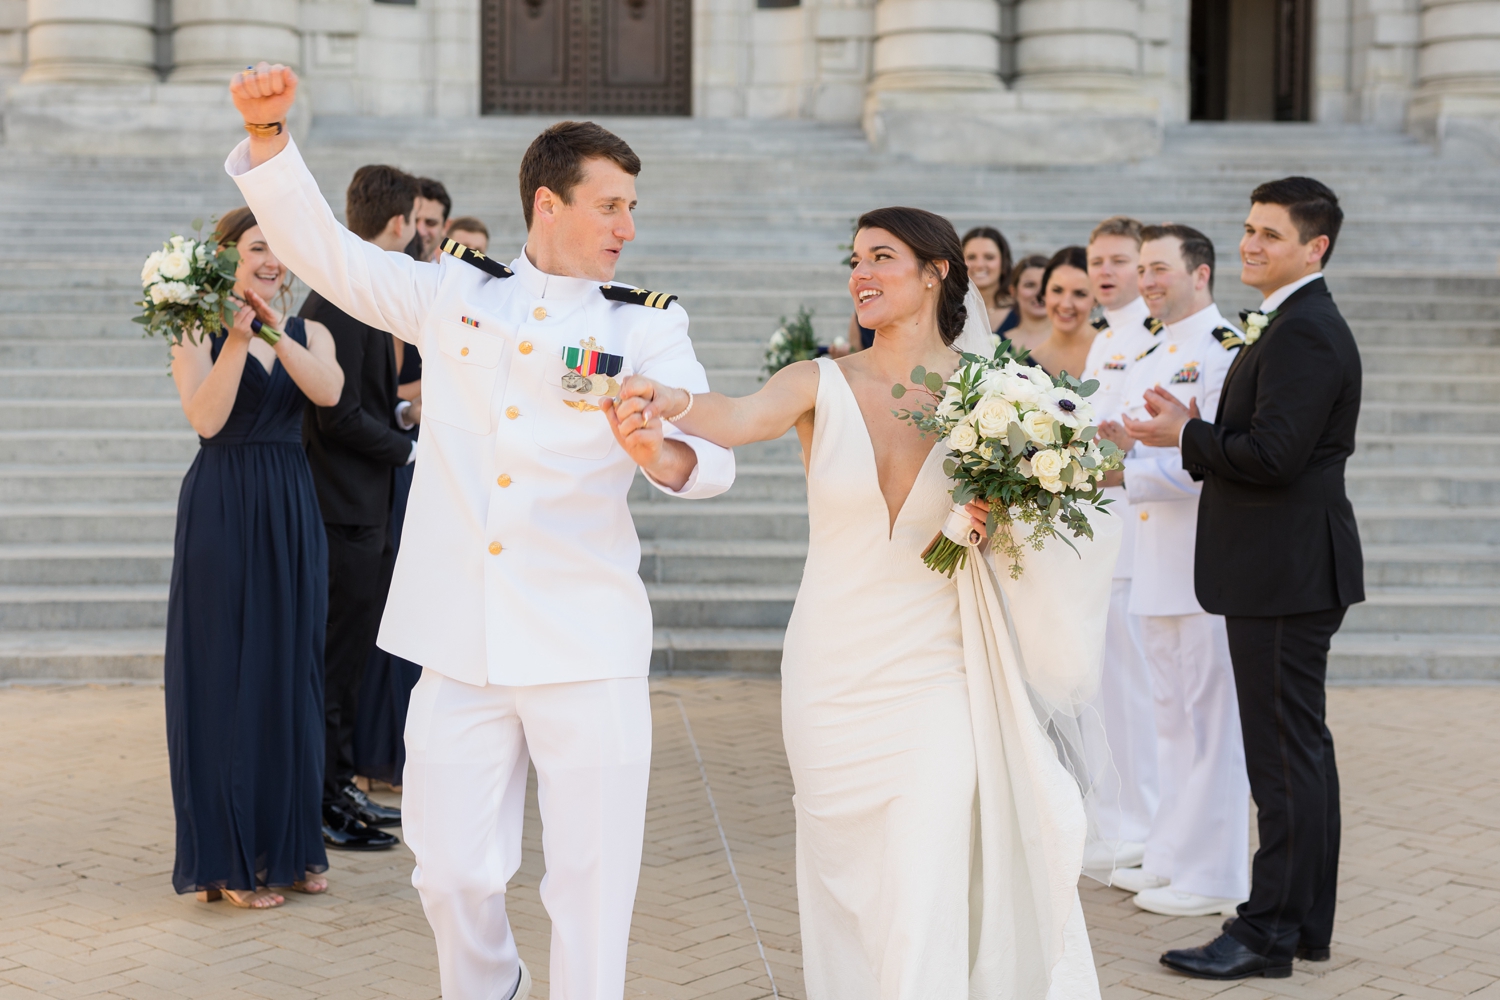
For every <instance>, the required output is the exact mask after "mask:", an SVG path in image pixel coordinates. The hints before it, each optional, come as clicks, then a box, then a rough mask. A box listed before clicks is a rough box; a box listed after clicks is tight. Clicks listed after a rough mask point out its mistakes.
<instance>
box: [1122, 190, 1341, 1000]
mask: <svg viewBox="0 0 1500 1000" xmlns="http://www.w3.org/2000/svg"><path fill="white" fill-rule="evenodd" d="M1250 202H1251V205H1250V214H1249V216H1248V218H1246V220H1245V235H1244V237H1243V238H1242V239H1241V241H1240V258H1241V260H1242V262H1243V264H1244V272H1243V277H1242V279H1241V280H1243V281H1244V282H1245V284H1247V285H1250V286H1251V287H1253V288H1255V289H1256V290H1258V291H1259V292H1261V294H1262V295H1263V296H1264V297H1265V298H1264V301H1263V302H1262V303H1261V305H1260V308H1259V309H1257V310H1255V311H1253V312H1249V313H1246V314H1245V334H1244V339H1245V346H1244V348H1243V349H1242V350H1241V352H1240V357H1239V358H1238V359H1237V361H1236V363H1235V365H1234V366H1233V367H1232V368H1231V369H1230V372H1229V376H1228V379H1227V381H1226V383H1225V386H1224V392H1223V395H1222V396H1221V397H1220V400H1219V405H1218V408H1217V409H1216V410H1215V411H1214V413H1215V419H1214V422H1213V423H1209V422H1208V421H1206V420H1203V419H1201V418H1200V416H1199V413H1198V412H1197V411H1196V410H1194V409H1192V408H1184V407H1183V406H1182V405H1181V404H1180V403H1178V402H1177V401H1176V400H1173V399H1171V398H1168V397H1167V396H1166V395H1165V394H1160V393H1156V394H1153V397H1152V408H1153V410H1154V411H1155V415H1154V417H1153V419H1151V420H1150V421H1147V422H1145V423H1143V424H1140V425H1136V426H1135V427H1134V428H1133V431H1134V432H1135V433H1137V434H1138V435H1139V436H1140V437H1141V438H1142V440H1151V441H1156V442H1161V441H1177V440H1180V441H1181V443H1182V461H1183V465H1184V467H1185V468H1186V469H1187V470H1188V471H1189V472H1191V473H1192V474H1193V476H1194V477H1195V478H1199V479H1201V480H1202V481H1203V499H1202V503H1201V505H1200V507H1199V513H1198V551H1197V558H1196V566H1195V574H1194V579H1195V583H1196V589H1197V594H1198V599H1199V600H1200V601H1201V602H1202V603H1203V606H1204V607H1205V608H1207V609H1209V610H1210V611H1215V612H1218V613H1220V614H1223V615H1225V616H1226V622H1227V624H1228V630H1229V644H1230V650H1231V654H1232V656H1233V658H1234V673H1235V680H1236V683H1237V685H1238V688H1239V700H1240V716H1241V719H1242V721H1243V730H1244V739H1245V758H1246V763H1247V765H1248V768H1249V774H1250V787H1251V790H1252V792H1253V793H1254V796H1255V804H1256V807H1257V810H1258V815H1257V820H1258V825H1259V830H1260V849H1259V850H1257V851H1256V853H1255V862H1254V873H1253V878H1252V882H1251V890H1250V900H1249V902H1247V903H1245V904H1244V905H1242V906H1240V907H1239V911H1238V915H1237V916H1236V917H1235V918H1234V919H1232V920H1229V921H1226V922H1225V926H1224V933H1223V934H1221V935H1220V936H1219V937H1217V938H1215V939H1214V940H1213V941H1211V942H1210V943H1208V944H1207V945H1204V946H1202V947H1199V948H1186V949H1180V950H1174V951H1169V952H1167V953H1166V954H1165V955H1163V956H1162V963H1163V964H1164V965H1167V966H1169V967H1171V968H1174V969H1177V970H1179V971H1181V972H1184V973H1187V974H1188V975H1191V976H1197V977H1201V978H1205V979H1242V978H1245V977H1248V976H1257V975H1259V976H1266V977H1282V976H1289V975H1291V971H1292V959H1293V957H1297V958H1302V959H1307V960H1310V961H1323V960H1326V959H1327V958H1328V957H1329V941H1330V938H1331V936H1332V933H1333V913H1334V892H1335V889H1336V888H1337V885H1338V856H1339V832H1340V819H1339V783H1338V771H1337V769H1336V767H1335V764H1334V755H1333V737H1332V736H1331V735H1330V733H1329V731H1328V726H1327V724H1326V722H1325V718H1324V708H1325V693H1324V680H1325V677H1326V674H1327V668H1328V648H1329V644H1330V642H1331V640H1332V638H1333V634H1334V633H1335V632H1336V631H1338V628H1339V625H1340V624H1341V623H1342V622H1343V619H1344V613H1345V611H1346V610H1347V609H1348V607H1349V605H1351V604H1354V603H1357V602H1359V601H1362V600H1364V561H1363V555H1362V553H1361V551H1360V543H1359V534H1358V530H1357V528H1356V526H1355V522H1354V511H1353V509H1352V507H1351V506H1350V504H1349V500H1348V497H1347V496H1346V494H1345V492H1344V465H1345V463H1346V462H1347V461H1348V459H1349V456H1350V455H1351V454H1353V452H1354V431H1355V424H1356V422H1357V421H1358V419H1359V400H1360V360H1359V350H1358V349H1357V347H1356V346H1355V342H1354V337H1353V335H1352V334H1351V333H1350V332H1349V326H1348V324H1347V323H1345V322H1344V319H1343V317H1342V316H1341V315H1340V314H1339V310H1338V307H1337V306H1336V305H1334V302H1333V298H1332V296H1330V295H1329V293H1328V286H1327V285H1326V284H1325V283H1324V281H1323V266H1324V265H1325V264H1326V263H1327V261H1328V257H1329V255H1330V254H1331V253H1332V252H1333V245H1334V242H1335V241H1336V240H1337V239H1338V234H1339V227H1340V225H1341V224H1342V222H1343V211H1342V209H1340V208H1339V202H1338V198H1337V196H1335V195H1334V193H1333V192H1332V191H1331V190H1329V189H1328V188H1327V187H1326V186H1325V185H1323V184H1320V183H1319V182H1318V181H1315V180H1313V179H1311V178H1308V177H1287V178H1284V179H1282V180H1278V181H1271V182H1270V183H1267V184H1262V185H1261V186H1260V187H1258V188H1256V189H1255V191H1254V193H1252V194H1251V196H1250Z"/></svg>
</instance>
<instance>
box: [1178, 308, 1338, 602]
mask: <svg viewBox="0 0 1500 1000" xmlns="http://www.w3.org/2000/svg"><path fill="white" fill-rule="evenodd" d="M1359 395H1360V363H1359V349H1358V348H1357V347H1356V346H1355V343H1354V335H1353V334H1352V333H1350V332H1349V324H1347V323H1345V322H1344V317H1343V316H1341V315H1340V314H1339V310H1338V307H1337V306H1336V305H1334V303H1333V296H1331V295H1329V294H1328V286H1327V285H1326V284H1325V283H1324V282H1323V280H1322V279H1321V278H1320V279H1318V280H1316V281H1312V282H1310V283H1308V284H1306V285H1304V286H1303V287H1301V288H1299V289H1297V291H1295V292H1293V293H1292V295H1291V296H1290V297H1289V298H1288V299H1287V300H1286V302H1284V303H1283V304H1282V306H1281V308H1280V310H1278V311H1277V312H1276V317H1275V319H1273V320H1272V321H1271V324H1270V325H1269V326H1267V327H1266V329H1265V330H1264V331H1263V332H1262V333H1261V336H1260V339H1259V340H1257V341H1256V342H1255V343H1254V344H1252V345H1249V346H1246V347H1243V348H1241V349H1240V353H1239V357H1237V358H1236V359H1235V361H1234V364H1233V365H1232V366H1231V367H1230V369H1229V373H1228V375H1227V376H1226V377H1225V380H1224V390H1223V393H1222V395H1220V397H1219V410H1218V413H1217V415H1216V416H1215V417H1214V422H1213V423H1211V424H1210V423H1208V422H1207V421H1204V420H1193V421H1189V422H1188V424H1187V426H1186V427H1185V428H1184V429H1183V434H1182V464H1183V467H1184V468H1185V469H1187V470H1188V472H1190V473H1192V474H1193V477H1194V478H1196V479H1201V480H1202V481H1203V495H1202V497H1201V498H1200V500H1199V501H1198V548H1197V553H1196V560H1195V567H1194V570H1195V571H1194V584H1195V589H1196V590H1197V594H1198V603H1199V604H1201V605H1203V609H1204V610H1205V611H1209V612H1212V613H1213V614H1219V615H1241V616H1248V617H1275V616H1279V615H1295V614H1303V613H1306V612H1309V611H1320V610H1326V609H1329V608H1336V607H1347V606H1348V605H1350V604H1354V603H1356V602H1358V601H1362V600H1364V599H1365V590H1364V556H1363V554H1362V552H1361V551H1360V545H1359V529H1358V528H1357V527H1356V525H1355V522H1354V508H1353V507H1352V506H1351V505H1350V503H1349V498H1348V496H1347V495H1346V493H1345V492H1344V464H1345V463H1346V462H1347V461H1348V459H1349V456H1350V455H1351V454H1353V452H1354V425H1355V424H1356V423H1357V422H1358V420H1359Z"/></svg>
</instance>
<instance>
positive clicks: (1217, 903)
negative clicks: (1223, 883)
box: [1135, 886, 1244, 917]
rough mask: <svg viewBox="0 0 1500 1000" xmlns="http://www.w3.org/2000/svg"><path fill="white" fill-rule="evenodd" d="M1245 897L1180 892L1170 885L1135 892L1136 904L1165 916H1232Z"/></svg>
mask: <svg viewBox="0 0 1500 1000" xmlns="http://www.w3.org/2000/svg"><path fill="white" fill-rule="evenodd" d="M1243 902H1244V900H1243V899H1221V898H1219V897H1217V896H1200V895H1198V894H1197V893H1195V892H1179V891H1178V890H1176V889H1173V888H1171V887H1169V886H1162V887H1160V888H1156V889H1144V890H1142V891H1140V892H1138V893H1136V894H1135V905H1136V906H1139V907H1140V908H1141V909H1143V910H1145V911H1147V912H1148V913H1160V914H1161V915H1162V916H1164V917H1207V916H1212V915H1215V914H1217V915H1219V916H1224V917H1227V916H1231V915H1232V914H1233V913H1234V912H1235V911H1236V909H1238V907H1239V905H1240V904H1241V903H1243Z"/></svg>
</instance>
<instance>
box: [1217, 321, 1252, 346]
mask: <svg viewBox="0 0 1500 1000" xmlns="http://www.w3.org/2000/svg"><path fill="white" fill-rule="evenodd" d="M1214 336H1215V337H1217V338H1219V346H1220V347H1222V348H1224V350H1226V351H1232V350H1234V349H1235V348H1236V347H1244V346H1245V338H1244V336H1243V335H1241V333H1240V331H1238V330H1236V329H1235V328H1234V327H1232V326H1216V327H1214Z"/></svg>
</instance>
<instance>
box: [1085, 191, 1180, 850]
mask: <svg viewBox="0 0 1500 1000" xmlns="http://www.w3.org/2000/svg"><path fill="white" fill-rule="evenodd" d="M1140 260H1141V224H1140V223H1139V222H1137V221H1136V220H1135V219H1129V218H1126V217H1124V216H1120V215H1117V216H1115V217H1113V218H1109V219H1105V220H1104V221H1103V222H1101V223H1099V225H1097V226H1095V227H1094V231H1093V232H1092V233H1090V234H1089V244H1088V265H1089V283H1090V284H1091V285H1092V286H1093V289H1094V298H1095V299H1096V300H1098V302H1099V304H1100V305H1101V306H1102V307H1103V308H1104V315H1103V316H1102V317H1100V318H1099V319H1097V320H1095V321H1094V328H1095V329H1096V330H1098V331H1099V332H1098V333H1097V334H1096V335H1095V337H1094V342H1093V344H1091V345H1090V347H1089V357H1088V361H1087V362H1086V363H1085V364H1084V378H1085V379H1094V380H1095V381H1097V382H1098V383H1099V388H1098V389H1097V390H1095V392H1094V395H1093V396H1091V397H1090V398H1089V402H1091V403H1093V405H1094V414H1095V415H1096V416H1097V417H1098V418H1099V419H1101V420H1119V418H1120V413H1121V411H1122V410H1123V409H1124V406H1125V380H1126V378H1127V374H1128V372H1129V371H1130V367H1131V365H1133V364H1135V362H1136V361H1137V360H1139V359H1141V358H1144V357H1146V356H1147V355H1148V354H1149V352H1150V351H1151V348H1152V346H1153V345H1155V344H1156V343H1157V339H1158V338H1159V336H1160V335H1161V328H1162V324H1161V321H1160V320H1158V319H1156V318H1155V317H1153V316H1152V315H1151V311H1150V310H1149V309H1147V308H1146V301H1145V299H1143V298H1141V287H1140V276H1139V275H1138V274H1137V268H1138V266H1139V265H1140ZM1104 495H1105V496H1106V497H1107V498H1109V499H1110V500H1111V501H1112V502H1113V503H1112V506H1111V507H1110V512H1111V513H1113V514H1114V515H1115V516H1116V517H1118V518H1120V520H1121V522H1122V524H1123V526H1124V529H1125V534H1124V538H1123V539H1122V540H1121V543H1120V556H1119V558H1118V559H1117V560H1116V562H1115V575H1114V581H1113V587H1112V590H1111V592H1110V601H1109V621H1108V623H1107V625H1106V626H1105V633H1104V669H1103V672H1102V675H1101V678H1100V684H1099V694H1098V696H1097V697H1096V698H1095V700H1094V704H1095V706H1096V707H1097V708H1098V710H1099V715H1100V718H1101V719H1102V720H1103V723H1104V732H1105V736H1106V737H1107V738H1108V741H1109V749H1110V751H1111V756H1112V758H1113V761H1114V766H1115V775H1116V776H1117V777H1116V778H1111V779H1110V780H1109V781H1107V782H1106V784H1105V785H1104V787H1103V788H1101V790H1100V791H1101V795H1100V810H1099V813H1100V815H1099V827H1100V831H1099V832H1100V837H1101V840H1102V843H1101V845H1100V853H1099V854H1098V855H1097V856H1090V857H1089V858H1087V859H1085V865H1086V866H1087V867H1088V868H1089V869H1090V870H1096V869H1098V870H1107V869H1110V868H1135V867H1138V866H1139V865H1140V863H1141V861H1142V860H1143V858H1144V857H1145V851H1146V843H1145V841H1146V836H1147V834H1149V833H1150V831H1151V820H1152V818H1153V817H1154V816H1155V815H1156V803H1157V786H1156V756H1157V748H1156V717H1155V715H1154V709H1153V707H1152V700H1151V671H1150V668H1148V667H1147V665H1146V654H1145V652H1144V651H1143V650H1142V648H1141V626H1140V621H1139V619H1137V618H1136V616H1135V615H1132V614H1131V613H1130V580H1131V576H1132V575H1133V571H1132V567H1133V566H1134V564H1135V558H1134V552H1135V520H1134V519H1133V518H1132V517H1131V511H1130V498H1129V496H1128V495H1127V494H1126V492H1125V490H1124V489H1123V488H1122V487H1119V486H1111V487H1107V488H1106V489H1105V491H1104Z"/></svg>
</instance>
